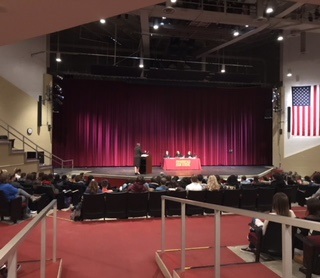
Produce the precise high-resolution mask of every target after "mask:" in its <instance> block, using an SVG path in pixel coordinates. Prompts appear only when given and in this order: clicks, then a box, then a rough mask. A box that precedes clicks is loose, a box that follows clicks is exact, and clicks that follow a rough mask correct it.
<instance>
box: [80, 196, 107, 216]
mask: <svg viewBox="0 0 320 278" xmlns="http://www.w3.org/2000/svg"><path fill="white" fill-rule="evenodd" d="M105 212H106V202H105V194H104V193H98V194H86V193H85V194H83V200H82V207H81V218H82V219H83V220H84V219H99V218H103V219H104V220H105Z"/></svg>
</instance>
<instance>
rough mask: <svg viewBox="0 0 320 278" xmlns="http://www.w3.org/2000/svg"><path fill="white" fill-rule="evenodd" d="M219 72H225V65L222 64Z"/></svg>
mask: <svg viewBox="0 0 320 278" xmlns="http://www.w3.org/2000/svg"><path fill="white" fill-rule="evenodd" d="M220 72H221V73H225V72H226V65H225V64H222V66H221V71H220Z"/></svg>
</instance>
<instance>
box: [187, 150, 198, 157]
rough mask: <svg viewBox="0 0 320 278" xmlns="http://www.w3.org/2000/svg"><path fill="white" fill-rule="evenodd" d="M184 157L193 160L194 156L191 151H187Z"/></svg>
mask: <svg viewBox="0 0 320 278" xmlns="http://www.w3.org/2000/svg"><path fill="white" fill-rule="evenodd" d="M186 157H187V158H194V157H196V156H195V155H194V154H193V153H192V152H191V151H188V152H187V155H186Z"/></svg>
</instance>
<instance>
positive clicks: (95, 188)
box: [84, 179, 102, 194]
mask: <svg viewBox="0 0 320 278" xmlns="http://www.w3.org/2000/svg"><path fill="white" fill-rule="evenodd" d="M84 193H86V194H98V193H102V191H101V189H100V187H99V184H98V182H96V181H95V179H92V180H91V181H90V183H89V185H88V187H87V189H86V191H85V192H84Z"/></svg>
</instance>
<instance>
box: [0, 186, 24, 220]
mask: <svg viewBox="0 0 320 278" xmlns="http://www.w3.org/2000/svg"><path fill="white" fill-rule="evenodd" d="M23 213H24V207H23V206H22V198H21V197H18V198H15V199H13V200H11V201H8V200H7V198H6V196H5V194H4V193H3V192H2V191H0V217H1V220H2V219H3V217H4V216H9V217H10V220H11V221H12V222H13V223H17V221H18V220H19V219H22V218H23Z"/></svg>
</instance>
